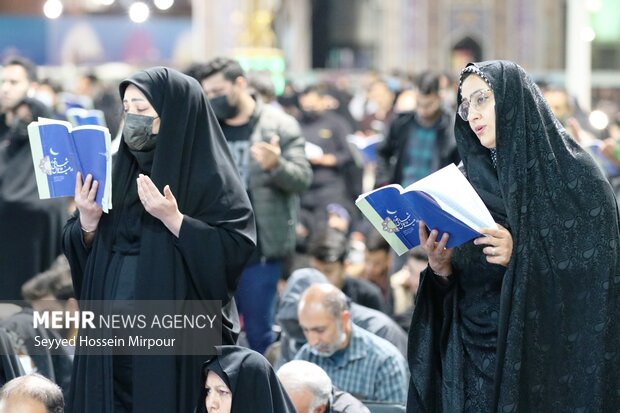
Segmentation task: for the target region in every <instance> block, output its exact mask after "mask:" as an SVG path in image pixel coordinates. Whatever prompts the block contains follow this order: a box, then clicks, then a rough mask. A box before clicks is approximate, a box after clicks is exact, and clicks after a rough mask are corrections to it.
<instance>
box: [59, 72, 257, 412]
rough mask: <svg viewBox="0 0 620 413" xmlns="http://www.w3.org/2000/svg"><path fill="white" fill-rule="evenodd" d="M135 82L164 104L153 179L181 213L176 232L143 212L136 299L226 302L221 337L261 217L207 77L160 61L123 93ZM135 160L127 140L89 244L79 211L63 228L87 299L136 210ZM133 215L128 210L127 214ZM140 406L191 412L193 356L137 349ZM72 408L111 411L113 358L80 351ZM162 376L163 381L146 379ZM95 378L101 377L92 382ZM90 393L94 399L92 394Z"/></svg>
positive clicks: (233, 318) (231, 335)
mask: <svg viewBox="0 0 620 413" xmlns="http://www.w3.org/2000/svg"><path fill="white" fill-rule="evenodd" d="M129 84H133V85H135V86H136V87H137V88H138V89H139V90H140V91H141V92H142V93H144V95H145V96H146V98H147V99H148V100H149V102H150V103H151V104H152V106H153V107H154V109H155V110H156V111H157V113H158V115H159V117H160V119H161V124H160V129H159V133H158V135H157V143H156V148H155V152H154V154H153V162H152V166H151V174H150V177H151V179H152V180H153V182H154V184H155V185H156V186H157V188H158V189H159V191H160V192H162V193H163V188H164V186H165V185H170V189H171V191H172V193H173V195H174V196H175V198H176V200H177V203H178V208H179V210H180V211H181V212H182V213H183V214H184V219H183V224H182V226H181V230H180V234H179V238H176V237H174V235H172V234H171V233H170V232H169V231H168V230H167V229H166V228H165V226H164V225H163V223H162V222H161V221H159V220H158V219H157V218H155V217H152V216H151V215H150V214H148V213H146V212H145V213H143V214H141V218H140V219H141V229H140V241H139V244H140V245H139V248H140V252H139V258H138V265H137V273H136V275H135V277H136V280H135V298H136V299H137V300H220V301H221V302H222V306H223V308H222V322H223V332H222V334H223V336H222V341H223V343H228V344H232V343H234V342H235V341H236V338H237V336H238V333H239V328H240V326H239V318H238V315H237V311H236V306H235V304H234V300H233V292H234V290H235V288H236V285H237V282H238V279H239V276H240V274H241V271H242V269H243V267H244V265H245V262H246V260H247V259H248V257H249V256H250V255H251V253H252V251H253V249H254V246H255V238H256V234H255V225H254V219H253V213H252V208H251V206H250V202H249V199H248V196H247V194H246V192H245V190H244V188H243V185H242V183H241V181H240V179H239V176H238V173H237V171H236V169H235V166H234V162H233V160H232V156H231V154H230V152H229V150H228V146H227V144H226V141H225V139H224V136H223V134H222V131H221V129H220V127H219V125H218V122H217V119H216V118H215V115H214V114H213V111H212V109H211V107H210V106H209V105H208V103H207V100H206V98H205V97H204V95H203V92H202V88H201V87H200V84H199V83H198V82H197V81H196V80H195V79H192V78H190V77H188V76H185V75H183V74H181V73H180V72H177V71H176V70H173V69H169V68H164V67H157V68H152V69H148V70H145V71H142V72H138V73H136V74H134V75H133V76H131V77H130V78H128V79H126V80H124V81H123V82H121V84H120V95H121V98H122V97H123V95H124V92H125V89H126V88H127V86H128V85H129ZM138 173H139V167H138V162H137V161H136V158H135V157H134V156H133V155H132V153H131V152H130V151H129V149H128V147H127V145H126V144H125V142H124V141H122V142H121V145H120V148H119V151H118V154H117V158H116V161H115V164H114V170H113V177H112V182H113V190H112V191H113V192H112V202H113V209H112V211H111V212H110V214H104V215H103V217H102V218H101V220H100V222H99V226H98V228H97V233H96V235H95V239H94V240H93V245H92V251H90V253H89V252H88V250H86V249H85V248H84V246H83V244H82V242H81V237H82V235H81V232H80V228H79V222H78V221H77V220H76V217H74V218H73V219H72V220H70V221H69V223H68V224H67V227H66V228H65V238H64V248H65V253H66V254H67V257H68V258H69V262H70V264H71V270H72V276H73V281H74V286H75V290H76V295H77V297H78V298H79V299H80V300H97V299H101V298H102V296H101V294H102V291H103V290H104V288H103V274H106V270H107V266H108V264H109V262H110V257H111V251H112V246H113V245H115V242H116V241H117V237H118V236H119V231H122V228H123V226H124V225H127V223H128V220H130V219H131V217H133V216H134V215H135V208H134V206H135V204H136V201H137V192H136V190H135V185H136V178H137V175H138ZM128 216H129V218H128ZM133 360H134V363H133V366H134V367H133V369H134V381H133V383H134V384H133V386H134V388H133V403H134V407H135V409H134V411H151V412H172V411H174V412H189V411H191V410H192V409H193V403H194V401H195V400H196V396H197V394H196V393H195V392H194V390H195V388H194V386H193V385H191V384H190V383H194V381H195V378H196V377H199V374H200V373H199V369H200V361H199V360H198V361H197V360H196V357H177V358H174V357H151V356H149V357H134V358H133ZM76 365H77V368H76V371H75V374H74V384H75V383H77V384H75V385H76V386H78V387H79V386H87V387H86V388H81V389H80V390H79V391H77V392H76V394H75V396H74V400H73V404H72V405H73V411H75V412H78V411H79V412H82V411H88V412H107V411H109V410H110V406H109V403H111V400H112V393H111V391H112V390H111V384H112V377H111V371H110V370H111V360H109V358H107V359H106V358H103V357H95V356H88V357H81V358H79V360H78V358H76ZM145 377H161V378H165V379H162V380H148V381H147V380H145V379H144V378H145ZM92 380H94V381H95V383H97V384H96V385H92V386H90V387H88V386H89V385H88V382H89V381H92ZM87 396H88V397H87Z"/></svg>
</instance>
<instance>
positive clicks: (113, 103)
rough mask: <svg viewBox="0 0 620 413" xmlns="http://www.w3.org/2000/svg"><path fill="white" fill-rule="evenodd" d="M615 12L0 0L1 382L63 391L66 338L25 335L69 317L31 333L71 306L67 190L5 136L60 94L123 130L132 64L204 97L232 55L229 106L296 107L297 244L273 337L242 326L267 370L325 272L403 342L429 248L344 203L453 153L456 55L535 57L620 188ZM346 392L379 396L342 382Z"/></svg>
mask: <svg viewBox="0 0 620 413" xmlns="http://www.w3.org/2000/svg"><path fill="white" fill-rule="evenodd" d="M619 20H620V3H618V2H617V1H615V0H542V1H541V0H517V1H511V2H508V1H492V0H446V1H442V2H437V1H433V0H387V1H383V0H382V1H380V0H337V1H335V0H331V1H330V0H230V1H226V2H221V1H215V0H154V1H146V0H144V1H134V0H20V1H19V2H14V1H2V0H0V58H1V59H2V69H1V70H0V81H1V82H2V83H1V89H0V117H1V122H0V151H1V152H0V153H1V154H2V155H1V157H0V280H1V281H0V299H3V300H24V305H23V306H16V305H11V306H3V307H2V309H1V313H0V343H3V345H6V346H7V348H13V350H12V351H13V354H14V356H15V358H13V361H14V363H13V364H10V363H9V364H5V365H4V367H3V376H2V377H0V379H1V380H2V381H0V385H1V384H4V382H6V381H8V380H9V379H10V378H12V377H14V376H18V375H20V374H22V373H23V372H38V373H40V374H42V375H43V376H45V377H47V378H49V379H51V380H53V381H55V382H56V383H57V384H58V385H59V386H60V387H61V388H62V389H63V390H66V389H67V386H68V381H69V380H70V372H71V358H72V355H71V352H70V350H68V349H64V350H63V351H62V352H60V353H61V354H52V353H50V354H43V355H41V354H35V353H33V352H32V351H30V350H31V346H32V341H33V337H34V335H38V334H44V335H45V336H50V337H65V338H67V337H73V336H74V335H75V331H68V330H59V331H52V330H50V331H38V332H37V331H34V330H33V329H32V324H31V322H30V320H31V317H32V310H31V308H33V309H38V308H50V306H51V308H56V309H65V310H67V311H75V310H76V309H77V303H76V300H75V297H74V295H73V292H72V285H71V277H70V272H69V269H68V266H67V264H66V262H65V261H64V259H63V257H62V256H61V254H60V252H61V251H60V231H61V230H62V226H63V224H64V222H65V220H66V218H67V217H68V215H69V214H70V213H71V212H72V205H71V202H69V201H68V200H63V201H60V202H55V201H39V200H38V199H37V197H36V196H34V194H36V191H34V192H32V191H31V192H29V193H28V194H26V192H28V190H29V189H28V188H29V185H30V189H33V188H34V187H32V185H31V183H29V182H30V181H28V180H29V179H31V178H32V176H31V175H28V173H27V172H24V174H25V175H24V174H20V171H25V170H30V169H32V164H31V163H28V162H30V158H29V152H26V153H27V154H28V156H26V155H23V153H20V152H19V150H18V149H19V148H18V146H19V145H18V144H19V142H23V141H24V139H26V138H25V136H26V132H25V127H26V126H27V124H28V123H29V122H30V121H32V120H36V118H37V117H38V116H41V115H46V116H51V117H53V118H56V119H62V120H69V121H72V122H74V123H76V122H78V121H76V120H75V119H74V118H72V117H71V113H70V112H69V111H70V110H71V109H81V110H84V111H85V112H83V114H85V116H91V115H92V116H94V118H95V121H96V122H98V123H101V124H103V125H105V126H107V127H108V128H109V129H110V132H111V134H112V136H113V137H114V138H115V140H116V143H118V142H119V141H120V139H119V138H120V136H119V134H120V131H121V130H122V127H121V126H122V117H123V116H122V114H123V110H122V109H123V107H122V102H121V99H120V97H119V96H118V84H119V82H120V80H122V79H123V78H125V77H126V76H127V75H129V74H130V73H132V72H134V71H135V70H136V69H139V68H144V67H150V66H156V65H165V66H171V67H174V68H176V69H178V70H180V71H182V72H184V73H186V74H187V75H189V76H191V77H194V78H195V79H196V80H197V81H198V82H200V83H201V85H202V86H203V88H204V91H205V94H206V95H207V96H208V97H209V98H210V99H214V98H217V97H219V96H222V95H223V92H221V91H220V92H217V91H215V92H214V91H213V90H212V89H211V87H212V83H211V80H212V77H213V75H214V73H216V74H217V71H216V72H214V71H213V59H214V58H216V57H218V56H226V57H228V58H231V59H233V60H234V61H236V62H238V63H239V64H240V66H241V67H242V69H243V71H242V72H241V74H240V75H239V74H238V75H237V76H233V77H232V78H229V77H227V76H226V73H225V72H224V78H225V81H226V82H228V83H230V87H231V89H230V91H229V92H228V94H227V95H226V96H227V101H228V104H229V106H234V104H236V103H237V102H238V98H239V96H240V95H241V94H243V93H247V94H248V95H249V96H252V98H253V99H254V100H256V101H258V100H260V102H262V104H264V105H268V106H270V107H272V108H274V110H277V111H280V112H284V113H287V114H288V115H290V116H292V117H293V118H294V119H295V120H296V122H297V123H298V124H299V127H300V136H301V137H303V138H304V139H305V144H304V153H305V158H306V159H307V161H308V163H309V165H310V167H311V169H312V180H311V181H310V182H309V183H308V185H305V189H304V190H301V191H297V192H298V199H297V200H298V207H296V210H295V213H294V214H293V215H292V216H293V217H294V222H293V224H294V226H295V238H296V239H295V243H294V244H295V246H294V251H291V253H290V254H287V256H286V257H284V258H283V259H279V261H281V262H279V264H282V267H281V268H280V267H279V269H278V277H277V278H278V279H277V288H276V292H277V295H276V299H275V302H274V303H269V302H268V303H266V304H265V306H264V307H265V308H264V317H266V318H267V321H268V322H269V326H270V331H269V335H268V336H267V339H265V338H264V337H263V338H261V337H259V338H253V337H251V336H250V337H248V336H247V335H246V336H244V337H242V339H241V342H240V344H241V345H243V346H247V347H250V348H252V349H254V350H256V351H258V352H259V353H261V354H264V355H265V356H266V357H267V358H268V360H269V361H270V362H271V363H272V364H273V365H274V366H275V367H276V368H277V367H280V366H282V365H283V364H285V363H286V362H289V361H291V360H292V359H293V358H295V356H296V355H299V354H303V350H301V349H302V346H303V345H304V344H305V343H306V342H307V341H309V340H310V339H311V333H308V332H307V331H304V329H302V328H300V325H299V320H298V319H297V318H298V306H299V302H300V299H301V297H302V295H303V293H304V291H305V290H306V289H308V288H309V287H310V286H312V285H314V284H322V283H324V284H330V285H331V286H333V287H334V288H335V289H336V290H337V291H336V292H334V291H331V290H329V289H324V290H321V291H319V292H315V293H316V294H319V295H320V294H325V295H329V294H332V295H334V297H340V296H339V295H338V291H342V292H343V293H344V294H345V296H346V297H347V301H346V303H345V304H346V305H345V306H344V307H343V308H340V309H339V310H338V309H337V310H336V312H335V313H330V317H332V318H333V320H336V321H338V320H340V317H341V312H342V311H345V307H346V311H348V312H350V315H351V320H352V322H353V324H355V325H356V326H359V327H360V328H363V329H365V330H366V331H368V332H369V333H370V334H372V335H374V336H378V337H381V338H383V339H384V340H387V341H388V342H389V343H387V344H389V346H391V347H392V348H391V349H390V350H386V351H388V353H389V352H390V351H394V352H397V353H400V354H401V355H402V356H403V358H404V357H406V354H405V353H406V332H407V330H408V328H409V322H410V319H411V316H412V313H413V307H414V303H415V294H416V291H417V285H418V278H419V274H420V272H421V271H422V270H423V269H424V268H425V266H426V259H427V258H426V257H425V255H424V252H423V251H421V250H417V249H414V250H412V251H410V252H409V253H407V254H406V255H405V256H403V257H398V256H396V255H395V254H394V253H393V252H392V251H391V250H390V248H389V246H388V245H387V243H386V242H385V241H384V240H383V238H382V237H381V236H379V234H378V233H377V232H376V231H374V230H373V228H372V227H371V226H370V225H369V224H368V222H367V221H365V220H364V219H363V218H362V217H361V215H360V213H359V211H358V210H357V208H355V206H354V202H355V200H356V198H357V196H358V195H359V194H361V193H362V192H365V191H368V190H371V189H373V188H376V187H378V186H382V185H386V184H393V183H397V184H401V185H403V186H407V185H409V184H411V183H413V182H415V181H416V180H418V179H420V178H422V177H424V176H426V175H428V174H429V173H431V172H433V171H435V170H437V169H439V168H441V167H442V166H445V165H447V164H449V163H452V162H455V163H457V164H458V162H459V154H458V153H457V151H456V145H455V143H454V137H453V125H454V116H455V113H456V96H457V85H456V83H455V80H456V78H457V75H458V72H459V70H460V69H461V68H462V67H464V65H465V64H466V63H467V62H469V61H480V60H489V59H509V60H513V61H515V62H517V63H519V64H520V65H521V66H523V67H524V68H525V69H526V70H527V71H528V72H530V73H532V74H533V75H534V77H535V79H536V80H537V83H538V85H539V87H540V89H541V90H542V91H543V94H544V96H545V98H546V99H547V102H548V104H549V105H550V107H551V109H552V110H553V112H554V113H555V115H556V117H557V119H558V121H559V122H560V123H561V124H562V125H563V126H564V127H565V128H566V130H567V131H568V132H569V134H570V135H571V136H572V137H573V138H574V139H575V140H576V141H577V142H579V143H580V144H581V145H582V146H583V147H584V148H586V149H587V150H588V151H589V152H590V154H591V155H592V156H593V157H594V158H595V159H596V160H597V162H598V163H599V165H600V167H601V169H602V170H603V171H604V173H605V174H606V176H607V177H608V179H609V181H610V183H611V184H612V186H613V187H614V190H615V191H616V195H617V197H618V198H619V199H620V110H619V108H620V76H618V68H619V67H620V25H618V24H617V22H618V21H619ZM210 65H211V66H210ZM220 69H221V68H220ZM218 70H219V69H218ZM239 76H240V77H241V78H242V79H243V82H242V84H241V83H238V82H237V81H238V77H239ZM235 99H237V101H235ZM233 112H234V110H233ZM216 114H218V111H217V110H216ZM233 115H234V113H233ZM218 118H219V119H220V121H221V122H223V121H225V120H226V119H227V116H226V114H221V116H219V115H218ZM228 118H230V116H228ZM224 132H225V135H226V136H227V137H228V135H227V134H226V129H225V130H224ZM265 138H268V137H265ZM236 160H237V161H239V160H238V159H236ZM26 175H28V176H26ZM31 195H32V196H31ZM255 208H256V206H255ZM261 230H264V228H263V229H261V228H260V225H259V239H260V231H261ZM272 230H273V231H279V230H284V229H278V228H273V229H272ZM279 258H282V257H279ZM306 299H309V298H308V297H306ZM330 320H331V318H330ZM336 321H334V322H336ZM244 322H245V323H246V325H245V330H246V331H247V330H248V325H247V323H248V318H245V317H244ZM338 322H339V321H338ZM340 327H341V328H342V325H340ZM250 329H251V328H250ZM349 333H350V332H349ZM350 334H352V333H350ZM259 335H260V334H259ZM5 338H6V340H5ZM334 340H336V341H337V339H334ZM328 341H329V340H328ZM29 346H30V347H29ZM386 347H387V346H386ZM300 350H301V351H300ZM6 352H8V353H10V351H8V350H6ZM16 360H17V362H15V361H16ZM401 364H402V366H401V367H402V368H403V369H404V370H406V368H407V367H406V365H405V364H404V363H401ZM368 368H370V367H368ZM289 373H290V372H289ZM406 374H407V373H404V375H406ZM403 377H404V376H403ZM330 378H331V380H332V381H333V382H338V380H339V378H338V377H337V374H336V377H330ZM341 383H345V386H346V381H345V382H341ZM343 390H349V392H350V393H353V394H354V395H356V396H359V398H361V399H365V400H367V399H373V398H380V396H377V395H373V394H370V393H362V394H357V393H358V392H361V391H362V390H361V389H360V388H357V387H355V386H354V385H352V386H351V387H350V388H349V389H347V388H344V389H343ZM403 391H405V390H404V389H403ZM403 397H404V396H403V394H396V395H394V394H392V395H390V396H389V397H387V398H385V399H383V401H388V402H394V403H401V404H402V403H404V398H403Z"/></svg>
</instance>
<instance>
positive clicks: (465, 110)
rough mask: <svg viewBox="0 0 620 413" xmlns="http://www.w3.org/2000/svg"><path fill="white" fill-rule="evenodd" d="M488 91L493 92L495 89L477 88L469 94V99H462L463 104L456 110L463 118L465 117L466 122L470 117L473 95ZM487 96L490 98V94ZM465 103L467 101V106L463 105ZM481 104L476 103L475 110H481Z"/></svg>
mask: <svg viewBox="0 0 620 413" xmlns="http://www.w3.org/2000/svg"><path fill="white" fill-rule="evenodd" d="M488 92H493V90H492V89H491V88H486V89H480V90H477V91H475V92H474V93H472V94H471V95H470V96H469V99H467V100H463V101H461V104H460V105H459V107H458V108H457V110H456V112H457V113H458V115H459V116H460V117H461V119H463V120H464V121H465V122H468V120H467V118H468V117H469V107H470V105H472V103H471V98H472V96H474V95H479V94H486V93H488ZM485 97H486V98H487V99H489V97H490V96H485ZM465 103H467V106H463V105H464V104H465ZM484 103H487V102H486V101H485V102H484ZM480 106H481V105H478V104H476V103H474V104H473V107H474V109H475V110H479V109H480Z"/></svg>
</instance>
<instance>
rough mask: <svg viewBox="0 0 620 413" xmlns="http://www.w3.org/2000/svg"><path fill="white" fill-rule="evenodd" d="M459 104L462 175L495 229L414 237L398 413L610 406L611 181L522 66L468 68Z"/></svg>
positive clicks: (618, 275)
mask: <svg viewBox="0 0 620 413" xmlns="http://www.w3.org/2000/svg"><path fill="white" fill-rule="evenodd" d="M458 103H459V116H458V117H457V119H456V124H455V132H456V139H457V144H458V149H459V153H460V155H461V159H462V160H463V171H464V173H465V174H466V176H467V178H468V180H469V181H470V182H471V184H472V185H473V186H474V188H475V189H476V191H477V192H478V194H479V195H480V197H481V198H482V199H483V201H484V202H485V204H486V205H487V207H488V208H489V210H490V211H491V214H492V215H493V217H494V219H495V221H496V222H497V223H498V226H497V228H488V229H483V230H482V231H481V233H482V234H485V235H483V236H481V237H479V238H478V239H476V240H475V241H473V242H469V243H466V244H463V245H461V246H459V247H457V248H454V249H447V250H446V249H444V247H445V245H446V236H445V235H444V237H443V238H442V239H441V240H437V239H436V237H437V232H436V231H435V230H433V231H431V232H430V234H427V232H426V230H425V229H422V230H420V237H421V240H422V243H423V245H424V247H425V248H426V250H427V251H428V253H429V267H428V268H427V269H426V270H425V271H424V272H423V274H422V280H421V284H420V290H419V292H418V295H417V297H418V301H417V304H416V307H415V314H414V316H413V320H412V324H411V330H410V333H409V366H410V370H411V381H410V386H409V399H408V404H407V411H408V412H446V413H448V412H449V413H452V412H462V411H465V412H477V413H480V412H494V413H495V412H498V413H500V412H501V413H510V412H523V413H531V412H577V411H583V412H615V411H617V409H618V406H620V369H619V368H618V366H620V258H619V255H620V251H619V249H620V233H619V229H618V222H619V214H618V206H617V204H616V201H615V199H614V195H613V192H612V190H611V188H610V186H609V184H608V182H607V181H606V180H605V177H604V176H603V175H602V174H601V173H600V171H599V169H598V167H597V166H596V164H595V162H594V161H593V160H592V159H591V158H590V157H589V155H587V154H586V153H585V152H584V151H583V150H582V149H581V148H580V147H579V145H578V144H577V143H576V142H575V141H574V140H573V139H572V138H571V137H570V136H569V135H568V134H567V133H566V131H565V130H564V129H563V128H562V126H561V125H560V123H559V122H558V121H557V120H556V119H555V118H554V116H553V114H552V113H551V110H550V109H549V107H548V106H547V104H546V102H545V101H544V100H543V98H542V96H541V93H540V91H539V90H538V88H537V87H536V85H535V84H534V83H533V82H532V80H531V79H530V77H529V76H528V75H527V74H526V73H525V72H524V70H523V69H521V68H520V67H519V66H518V65H516V64H514V63H511V62H505V61H492V62H484V63H475V64H470V65H468V66H467V67H466V68H465V69H464V70H463V72H462V73H461V77H460V83H459V97H458ZM421 228H424V226H421ZM437 241H438V242H437Z"/></svg>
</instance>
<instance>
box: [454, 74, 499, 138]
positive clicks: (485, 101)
mask: <svg viewBox="0 0 620 413" xmlns="http://www.w3.org/2000/svg"><path fill="white" fill-rule="evenodd" d="M461 99H462V103H461V105H460V106H459V115H461V116H463V115H464V116H465V118H466V119H465V120H466V121H467V122H468V123H469V127H470V128H471V130H473V131H474V133H475V134H476V136H477V137H478V139H479V140H480V143H481V144H482V146H484V147H485V148H488V149H491V148H495V98H494V96H493V91H492V90H491V88H489V85H488V84H487V83H486V82H485V81H484V80H482V79H481V78H480V77H479V76H476V75H469V76H468V77H467V78H466V79H465V80H464V81H463V85H462V86H461Z"/></svg>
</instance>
